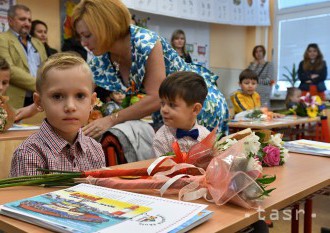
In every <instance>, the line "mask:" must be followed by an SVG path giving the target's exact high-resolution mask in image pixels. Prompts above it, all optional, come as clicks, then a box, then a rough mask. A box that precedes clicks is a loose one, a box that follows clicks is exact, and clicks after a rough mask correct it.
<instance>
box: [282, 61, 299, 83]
mask: <svg viewBox="0 0 330 233" xmlns="http://www.w3.org/2000/svg"><path fill="white" fill-rule="evenodd" d="M284 69H285V70H286V71H288V73H289V75H288V74H283V76H284V77H285V78H286V80H287V81H289V83H290V84H291V87H295V85H296V82H297V81H298V80H299V79H298V70H297V69H296V64H294V63H293V66H292V69H291V70H290V69H289V68H288V67H287V66H284Z"/></svg>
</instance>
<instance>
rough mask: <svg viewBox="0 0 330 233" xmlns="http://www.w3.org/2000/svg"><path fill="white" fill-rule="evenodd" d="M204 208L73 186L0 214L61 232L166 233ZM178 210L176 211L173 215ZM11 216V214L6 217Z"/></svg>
mask: <svg viewBox="0 0 330 233" xmlns="http://www.w3.org/2000/svg"><path fill="white" fill-rule="evenodd" d="M206 207H207V205H201V204H194V203H189V202H181V201H176V200H171V199H165V198H160V197H154V196H149V195H142V194H137V193H131V192H125V191H121V190H115V189H108V188H103V187H99V186H94V185H88V184H79V185H77V186H74V187H71V188H67V189H64V190H59V191H55V192H51V193H48V194H44V195H40V196H36V197H32V198H27V199H23V200H19V201H15V202H11V203H7V204H5V205H4V206H2V207H1V213H3V214H5V215H9V216H12V217H14V218H15V217H16V218H18V216H21V217H19V219H20V220H23V221H28V222H31V223H34V224H37V225H40V226H43V227H46V228H50V229H60V230H62V231H64V232H70V231H74V232H81V233H85V232H86V233H87V232H88V233H89V232H109V231H110V230H111V231H118V232H119V231H122V232H146V233H147V232H169V231H170V230H173V229H175V228H176V227H178V226H180V225H181V224H183V223H184V222H187V221H188V220H189V219H191V218H192V217H194V216H195V215H197V214H198V213H199V212H200V211H202V210H203V209H205V208H206ZM178 209H180V211H177V210H178ZM10 213H12V214H10Z"/></svg>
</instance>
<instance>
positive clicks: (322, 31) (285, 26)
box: [278, 14, 330, 81]
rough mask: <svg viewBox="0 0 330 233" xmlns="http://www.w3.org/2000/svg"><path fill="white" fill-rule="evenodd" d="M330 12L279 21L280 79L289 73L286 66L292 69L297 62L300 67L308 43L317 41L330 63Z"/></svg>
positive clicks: (329, 63)
mask: <svg viewBox="0 0 330 233" xmlns="http://www.w3.org/2000/svg"><path fill="white" fill-rule="evenodd" d="M329 25H330V14H320V15H315V16H306V17H300V18H295V19H291V20H282V21H280V22H279V47H278V48H279V49H278V52H279V53H278V58H279V59H278V76H279V77H278V78H279V79H278V80H283V81H284V80H286V79H285V78H284V77H283V75H282V74H283V73H287V72H286V71H285V69H284V67H285V66H287V67H289V68H290V69H291V67H292V64H293V63H295V64H296V67H297V68H298V66H299V63H300V61H302V60H303V56H304V52H305V50H306V48H307V45H308V44H310V43H317V44H318V45H319V48H320V50H321V52H322V54H323V58H324V60H325V61H326V62H327V66H328V70H329V65H330V43H329V41H330V30H328V28H329ZM328 78H329V72H328Z"/></svg>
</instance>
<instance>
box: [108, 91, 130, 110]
mask: <svg viewBox="0 0 330 233" xmlns="http://www.w3.org/2000/svg"><path fill="white" fill-rule="evenodd" d="M125 97H126V95H125V94H124V93H123V92H118V91H113V92H111V93H110V101H108V102H107V103H106V104H105V108H104V109H105V111H104V113H105V115H106V116H108V115H111V114H112V113H114V112H118V111H119V110H120V109H122V106H121V104H122V103H123V100H124V99H125Z"/></svg>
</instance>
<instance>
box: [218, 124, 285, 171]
mask: <svg viewBox="0 0 330 233" xmlns="http://www.w3.org/2000/svg"><path fill="white" fill-rule="evenodd" d="M237 142H238V141H237V140H236V139H235V138H226V139H225V140H222V141H218V142H216V143H215V147H216V148H217V150H218V151H224V150H226V149H228V148H229V147H231V146H232V145H234V144H236V143H237ZM283 145H284V142H283V141H282V135H281V134H272V131H270V130H258V131H256V132H252V131H251V135H250V137H249V138H248V140H247V141H246V142H245V144H244V152H245V154H247V155H248V156H250V157H253V158H255V159H258V161H260V162H261V164H262V165H263V166H266V167H272V166H278V165H283V164H284V163H285V162H286V160H287V158H288V154H289V151H288V150H287V149H285V148H284V147H283Z"/></svg>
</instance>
